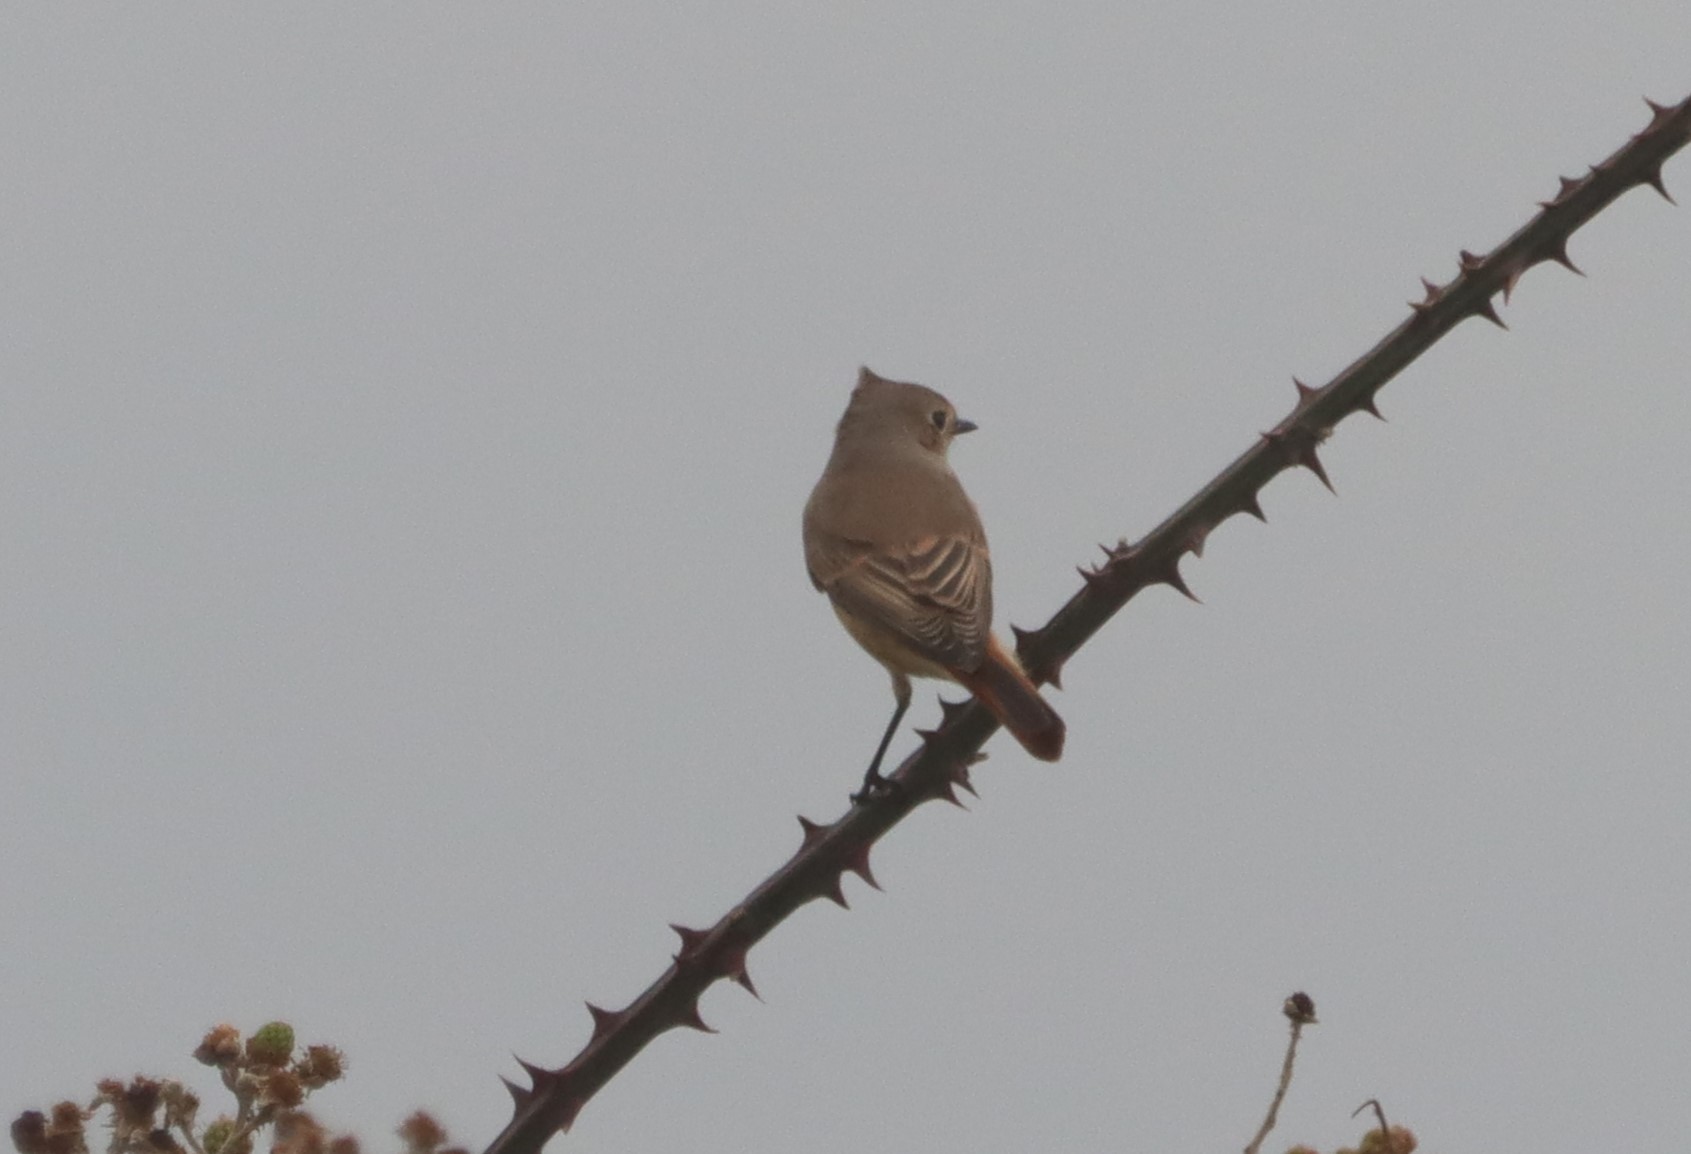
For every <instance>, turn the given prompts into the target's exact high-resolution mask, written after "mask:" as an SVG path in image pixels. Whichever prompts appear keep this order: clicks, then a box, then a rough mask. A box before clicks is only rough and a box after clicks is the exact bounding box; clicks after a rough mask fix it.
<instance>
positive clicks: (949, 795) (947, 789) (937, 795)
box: [932, 778, 969, 813]
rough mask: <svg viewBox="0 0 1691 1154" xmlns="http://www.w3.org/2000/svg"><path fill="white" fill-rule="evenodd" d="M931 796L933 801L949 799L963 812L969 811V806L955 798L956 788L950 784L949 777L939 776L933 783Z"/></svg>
mask: <svg viewBox="0 0 1691 1154" xmlns="http://www.w3.org/2000/svg"><path fill="white" fill-rule="evenodd" d="M932 798H933V800H935V801H949V802H950V803H951V804H952V805H954V806H956V807H957V808H958V809H960V810H962V811H963V812H964V813H968V812H969V807H968V806H966V805H964V804H963V803H962V802H961V801H959V800H958V799H957V789H956V787H955V786H953V785H952V783H951V779H950V778H940V779H939V780H937V781H936V782H935V783H934V789H933V794H932Z"/></svg>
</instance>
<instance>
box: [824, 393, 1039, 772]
mask: <svg viewBox="0 0 1691 1154" xmlns="http://www.w3.org/2000/svg"><path fill="white" fill-rule="evenodd" d="M974 427H975V426H974V424H973V423H972V422H969V421H962V420H959V419H958V417H957V411H956V410H955V409H954V408H953V407H952V405H951V402H950V401H947V400H946V399H945V398H944V397H943V396H941V395H940V394H939V393H937V392H935V391H934V390H932V389H929V388H926V387H924V386H922V385H915V384H907V383H904V382H901V381H889V380H886V379H885V378H882V377H878V376H876V375H875V374H874V373H872V372H870V371H869V370H868V369H864V370H862V372H861V374H860V375H859V378H858V383H857V388H856V389H854V390H853V391H852V394H851V402H850V403H849V404H848V405H847V406H846V411H845V415H844V416H843V417H841V418H840V423H839V428H838V430H837V431H836V433H835V437H834V451H833V455H832V456H831V457H829V459H828V465H827V468H826V469H824V470H823V473H822V478H821V480H819V481H818V482H817V483H816V488H815V489H814V490H813V491H812V492H811V494H810V501H809V503H808V504H806V506H805V510H804V553H805V563H806V565H807V567H808V568H809V570H810V578H811V580H812V581H813V582H814V583H815V584H816V587H817V588H818V589H820V590H822V591H823V592H825V593H827V594H828V598H829V600H830V601H831V602H832V604H833V607H834V612H835V613H836V614H838V615H839V618H840V621H841V623H842V624H844V625H845V627H846V629H847V630H848V631H849V632H850V633H851V635H852V637H854V638H855V639H856V640H857V642H858V644H860V645H862V646H863V648H864V649H865V650H867V651H868V652H869V654H870V655H871V656H873V657H874V658H875V659H876V660H877V661H879V662H880V663H881V664H882V665H884V666H885V667H886V669H887V671H888V672H889V673H890V674H891V676H892V681H893V693H894V696H895V697H896V699H897V708H896V710H895V711H894V713H893V718H892V722H891V723H890V724H889V725H888V726H887V731H886V734H885V736H884V737H883V738H882V740H881V744H880V747H879V748H878V749H877V751H876V753H875V758H874V761H873V762H872V764H871V765H870V767H869V774H868V777H867V779H866V781H867V784H868V785H869V786H870V787H873V786H874V785H875V784H876V783H877V782H878V781H879V780H880V778H879V767H880V761H881V758H882V757H883V756H884V754H885V752H886V747H887V743H888V742H889V741H890V740H891V739H892V735H893V732H894V731H895V730H896V729H897V726H898V722H899V719H900V718H902V717H903V715H904V711H905V709H906V708H908V706H909V704H910V678H911V677H940V678H946V679H948V680H952V681H957V682H960V683H961V684H963V685H964V686H965V687H967V688H968V689H969V690H970V691H971V692H973V693H974V694H975V695H976V696H977V697H979V698H981V700H982V701H983V702H984V703H985V704H986V705H987V706H988V708H990V709H991V710H992V712H993V714H994V715H995V716H997V717H998V719H999V721H1001V722H1002V723H1003V724H1004V726H1005V728H1007V729H1009V730H1010V731H1011V733H1012V734H1014V735H1015V737H1016V739H1017V740H1018V741H1020V742H1021V743H1022V745H1023V746H1024V747H1025V748H1026V749H1027V750H1028V752H1029V753H1032V754H1033V755H1034V756H1035V757H1040V758H1043V759H1045V760H1047V761H1055V760H1056V759H1057V758H1058V757H1059V756H1060V755H1061V753H1062V747H1063V735H1064V734H1063V722H1062V719H1061V718H1059V717H1058V716H1057V714H1056V712H1055V711H1053V710H1052V709H1051V707H1050V706H1049V705H1048V704H1046V702H1045V701H1044V699H1043V698H1041V697H1040V696H1039V693H1038V691H1037V690H1036V689H1035V688H1034V687H1033V684H1032V683H1031V682H1029V681H1028V679H1027V677H1026V675H1025V674H1023V673H1022V671H1021V669H1020V667H1019V666H1017V664H1016V662H1015V660H1014V658H1012V657H1010V656H1009V655H1008V654H1007V653H1005V652H1004V650H1003V648H1002V647H1001V646H999V644H998V643H997V641H996V640H995V639H994V638H993V636H992V562H991V558H990V555H989V554H988V551H987V544H986V532H985V530H984V529H982V527H981V520H980V514H979V513H977V512H976V510H975V506H974V502H972V501H970V500H969V496H968V494H967V493H965V492H964V491H963V486H962V484H961V483H960V482H959V481H958V480H957V476H956V474H955V473H953V472H952V471H951V466H950V465H949V464H948V463H947V461H946V450H947V449H948V448H949V447H950V445H951V441H952V438H953V437H955V436H957V435H958V434H959V433H966V432H969V431H970V430H972V429H973V428H974Z"/></svg>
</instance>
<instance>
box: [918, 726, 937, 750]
mask: <svg viewBox="0 0 1691 1154" xmlns="http://www.w3.org/2000/svg"><path fill="white" fill-rule="evenodd" d="M915 732H916V736H917V737H919V738H921V739H922V746H923V748H926V747H928V746H930V745H932V744H933V743H934V738H936V737H938V736H939V730H937V729H918V730H916V731H915Z"/></svg>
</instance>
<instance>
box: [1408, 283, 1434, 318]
mask: <svg viewBox="0 0 1691 1154" xmlns="http://www.w3.org/2000/svg"><path fill="white" fill-rule="evenodd" d="M1421 283H1422V284H1423V285H1424V286H1426V289H1427V295H1426V296H1425V297H1423V298H1421V299H1420V300H1418V301H1410V302H1409V307H1410V308H1412V309H1414V310H1415V312H1416V315H1418V316H1426V315H1427V313H1428V312H1429V311H1430V310H1431V309H1432V307H1433V306H1434V305H1436V304H1438V303H1439V297H1440V295H1441V293H1440V291H1439V286H1438V285H1436V284H1434V283H1433V282H1432V281H1430V280H1428V279H1427V278H1426V277H1422V278H1421Z"/></svg>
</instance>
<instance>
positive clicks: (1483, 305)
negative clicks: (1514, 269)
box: [1328, 297, 1509, 488]
mask: <svg viewBox="0 0 1691 1154" xmlns="http://www.w3.org/2000/svg"><path fill="white" fill-rule="evenodd" d="M1474 315H1475V316H1478V317H1484V318H1485V319H1486V320H1488V321H1490V322H1491V323H1492V324H1494V325H1496V326H1497V327H1498V328H1500V329H1502V330H1503V331H1504V332H1508V331H1509V326H1508V325H1506V324H1504V323H1503V318H1502V317H1500V316H1498V315H1497V307H1496V306H1495V305H1493V304H1492V303H1491V298H1490V297H1486V298H1485V299H1484V300H1482V301H1480V303H1479V304H1477V305H1475V306H1474ZM1328 488H1332V486H1331V485H1329V486H1328Z"/></svg>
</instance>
